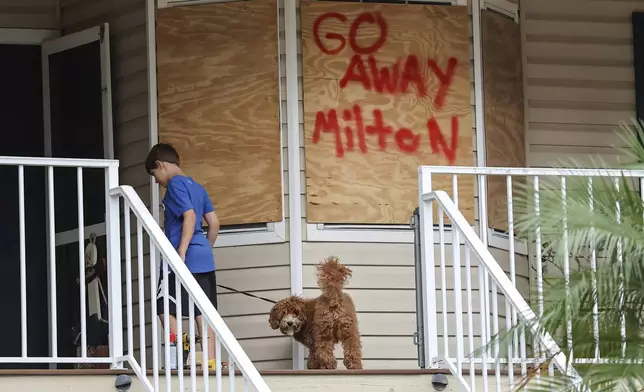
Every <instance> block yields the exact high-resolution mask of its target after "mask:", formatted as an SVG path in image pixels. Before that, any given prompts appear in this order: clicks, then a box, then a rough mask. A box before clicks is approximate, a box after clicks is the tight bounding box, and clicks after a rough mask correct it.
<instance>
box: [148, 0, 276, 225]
mask: <svg viewBox="0 0 644 392" xmlns="http://www.w3.org/2000/svg"><path fill="white" fill-rule="evenodd" d="M276 7H277V5H276V0H257V1H248V2H236V3H227V4H208V5H196V6H185V7H173V8H166V9H162V10H159V11H158V15H157V62H158V84H159V139H160V140H161V141H162V142H167V143H171V144H173V145H174V146H175V147H176V148H177V150H178V151H179V154H180V155H181V161H182V164H181V166H182V168H183V170H184V171H185V172H186V173H187V174H188V175H190V176H192V177H193V178H195V180H197V181H198V182H200V183H202V184H203V185H204V186H205V187H206V190H207V191H208V193H209V194H210V197H211V198H212V200H213V203H214V205H215V209H216V210H217V215H218V216H219V218H220V219H221V222H222V224H224V225H233V224H249V223H260V222H278V221H281V220H282V173H281V162H280V149H281V140H280V131H279V106H278V105H279V104H278V99H279V97H278V87H277V83H278V58H277V57H278V54H277V34H278V32H277V9H276Z"/></svg>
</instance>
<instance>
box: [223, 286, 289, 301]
mask: <svg viewBox="0 0 644 392" xmlns="http://www.w3.org/2000/svg"><path fill="white" fill-rule="evenodd" d="M217 287H221V288H222V289H226V290H230V291H234V292H236V293H238V294H244V295H245V296H248V297H252V298H257V299H261V300H262V301H266V302H270V303H272V304H276V303H277V301H275V300H272V299H268V298H265V297H260V296H259V295H255V294H251V293H246V292H244V291H239V290H235V289H234V288H232V287H228V286H224V285H221V284H218V285H217Z"/></svg>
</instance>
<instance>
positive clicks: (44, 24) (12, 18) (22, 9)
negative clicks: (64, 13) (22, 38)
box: [0, 0, 60, 29]
mask: <svg viewBox="0 0 644 392" xmlns="http://www.w3.org/2000/svg"><path fill="white" fill-rule="evenodd" d="M0 28H20V29H59V28H60V19H59V17H58V0H0Z"/></svg>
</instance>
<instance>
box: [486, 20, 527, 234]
mask: <svg viewBox="0 0 644 392" xmlns="http://www.w3.org/2000/svg"><path fill="white" fill-rule="evenodd" d="M482 23H483V77H484V79H483V83H484V88H485V147H486V151H487V166H492V167H525V165H526V159H525V144H524V143H525V142H524V140H525V126H524V117H523V116H524V106H523V73H522V66H521V30H520V26H519V25H518V24H517V23H516V22H515V21H514V20H512V19H510V18H507V17H504V16H501V15H499V14H496V13H494V12H490V11H483V12H482ZM522 180H523V178H514V179H513V185H514V186H513V190H516V189H518V185H519V184H520V182H522ZM487 187H488V189H487V197H488V225H489V226H490V227H491V228H494V229H497V230H501V231H507V229H508V215H507V211H508V210H507V205H508V198H507V187H506V177H505V176H495V177H492V176H490V177H488V182H487Z"/></svg>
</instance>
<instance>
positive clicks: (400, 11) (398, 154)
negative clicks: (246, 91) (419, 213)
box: [301, 1, 474, 224]
mask: <svg viewBox="0 0 644 392" xmlns="http://www.w3.org/2000/svg"><path fill="white" fill-rule="evenodd" d="M301 20H302V55H303V89H304V97H303V98H304V127H305V135H306V144H305V148H306V186H307V218H308V221H309V222H311V223H315V222H323V223H364V224H368V223H371V224H405V223H407V222H408V221H409V217H410V216H411V214H412V212H413V209H414V208H415V207H416V206H417V205H418V191H417V189H418V176H417V170H418V166H420V165H466V166H471V165H472V164H474V156H473V146H472V119H471V106H470V66H469V47H470V43H469V27H468V23H469V20H468V14H467V8H465V7H451V6H428V5H402V4H400V5H398V4H373V3H340V2H326V1H325V2H320V1H302V2H301ZM451 179H452V177H451V176H440V177H439V176H436V177H435V178H434V183H433V185H434V189H444V190H451V189H452V184H451ZM459 202H460V207H461V210H462V211H463V212H464V214H465V215H466V217H468V219H470V221H472V220H473V214H474V184H473V179H472V178H471V177H470V178H466V177H463V178H460V180H459Z"/></svg>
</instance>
